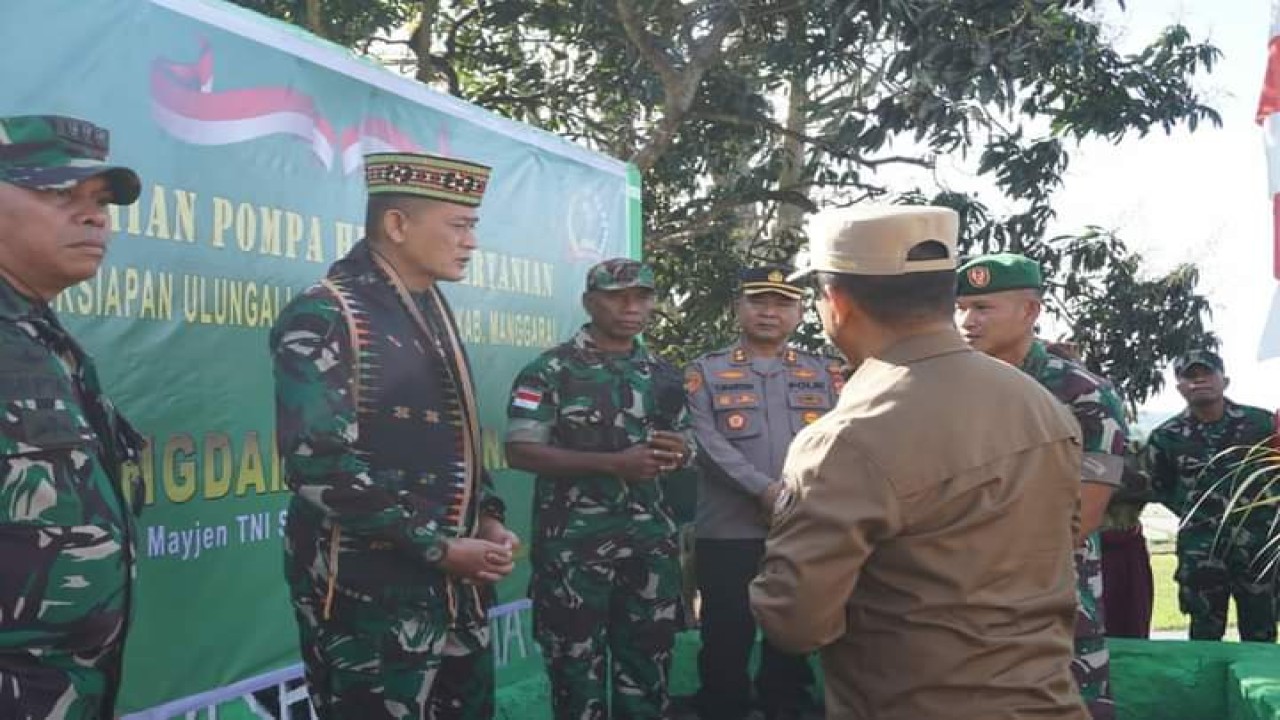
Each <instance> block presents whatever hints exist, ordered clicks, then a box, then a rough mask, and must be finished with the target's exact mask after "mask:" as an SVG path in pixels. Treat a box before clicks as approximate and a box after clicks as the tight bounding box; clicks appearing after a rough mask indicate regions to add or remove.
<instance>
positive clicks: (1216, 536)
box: [1147, 400, 1276, 642]
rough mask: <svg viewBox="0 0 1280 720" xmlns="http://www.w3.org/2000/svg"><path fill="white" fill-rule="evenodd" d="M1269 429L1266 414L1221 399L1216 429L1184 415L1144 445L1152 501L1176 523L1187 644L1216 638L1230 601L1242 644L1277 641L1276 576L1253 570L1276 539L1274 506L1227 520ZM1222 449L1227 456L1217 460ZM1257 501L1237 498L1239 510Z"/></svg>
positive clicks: (1271, 429) (1270, 422)
mask: <svg viewBox="0 0 1280 720" xmlns="http://www.w3.org/2000/svg"><path fill="white" fill-rule="evenodd" d="M1274 428H1275V423H1274V419H1273V417H1272V415H1271V413H1269V412H1267V411H1266V410H1263V409H1262V408H1257V407H1250V406H1248V405H1237V404H1236V403H1233V402H1231V401H1230V400H1227V401H1226V412H1225V414H1224V415H1223V417H1222V419H1220V420H1218V421H1217V422H1213V423H1203V422H1200V421H1199V420H1197V419H1196V417H1195V416H1194V415H1192V414H1191V412H1190V410H1184V411H1183V412H1181V413H1179V414H1178V415H1176V416H1174V417H1172V418H1170V419H1169V420H1166V421H1165V422H1164V423H1162V424H1161V425H1160V426H1159V427H1157V428H1156V429H1155V430H1153V431H1152V432H1151V436H1150V437H1149V438H1148V440H1147V469H1148V471H1149V472H1150V474H1151V485H1152V490H1153V492H1154V494H1155V498H1156V500H1157V501H1159V502H1160V503H1162V504H1163V505H1164V506H1165V507H1167V508H1169V510H1170V511H1172V512H1173V513H1174V514H1175V515H1177V516H1178V517H1179V518H1182V527H1181V529H1180V530H1179V531H1178V570H1177V574H1176V576H1175V577H1176V578H1177V580H1178V604H1179V606H1180V607H1181V609H1182V612H1183V613H1185V614H1188V615H1190V616H1191V639H1192V640H1221V639H1222V635H1223V633H1224V632H1226V627H1227V605H1228V602H1229V598H1230V596H1232V595H1234V596H1235V598H1236V611H1237V616H1238V618H1239V621H1240V628H1239V629H1240V639H1241V640H1252V641H1258V642H1275V640H1276V614H1275V598H1274V595H1273V584H1274V582H1275V574H1274V572H1271V573H1268V574H1266V575H1262V574H1261V573H1260V570H1261V568H1260V567H1259V566H1258V565H1257V564H1255V563H1254V559H1255V558H1257V557H1258V556H1259V554H1261V553H1262V552H1263V548H1264V545H1265V544H1266V540H1267V538H1268V537H1270V536H1272V534H1274V532H1275V527H1276V525H1275V523H1276V510H1275V506H1274V505H1272V506H1269V507H1262V508H1256V509H1254V510H1251V511H1250V512H1249V513H1248V515H1247V516H1246V515H1243V514H1233V515H1231V516H1229V517H1228V516H1227V515H1226V512H1227V505H1228V503H1229V502H1230V501H1231V498H1232V496H1233V495H1234V494H1235V493H1236V492H1237V490H1238V489H1239V486H1240V483H1241V481H1242V480H1243V479H1244V477H1245V476H1247V475H1249V473H1250V472H1251V470H1250V463H1249V462H1248V461H1247V460H1246V454H1247V452H1248V450H1247V448H1249V447H1251V446H1254V445H1256V444H1259V443H1264V442H1267V441H1268V440H1269V439H1270V438H1271V437H1272V434H1273V433H1274ZM1233 448H1235V450H1232V449H1233ZM1227 450H1232V451H1231V452H1229V453H1227V454H1226V455H1223V456H1221V457H1219V456H1218V455H1219V453H1222V452H1223V451H1227ZM1255 469H1256V468H1255ZM1255 499H1257V496H1255V495H1251V494H1245V495H1242V497H1241V498H1239V499H1238V500H1237V506H1240V505H1247V504H1249V503H1250V502H1252V501H1253V500H1255ZM1224 518H1225V519H1224Z"/></svg>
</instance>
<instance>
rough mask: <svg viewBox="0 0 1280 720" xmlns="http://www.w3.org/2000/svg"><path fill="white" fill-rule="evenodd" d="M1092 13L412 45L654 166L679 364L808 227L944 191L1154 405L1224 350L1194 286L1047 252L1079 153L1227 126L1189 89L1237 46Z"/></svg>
mask: <svg viewBox="0 0 1280 720" xmlns="http://www.w3.org/2000/svg"><path fill="white" fill-rule="evenodd" d="M245 4H261V3H245ZM289 4H291V5H292V3H289ZM354 4H360V3H354ZM323 5H324V6H325V10H326V12H327V13H337V12H339V11H340V10H344V9H345V11H350V9H351V7H350V6H352V5H353V3H352V2H351V1H350V0H347V1H340V0H329V1H327V2H324V3H323ZM369 5H398V6H401V5H403V4H401V3H386V2H384V3H369ZM1096 5H1097V3H1096V2H1095V0H1056V1H1055V0H983V1H982V2H969V3H923V2H918V1H917V0H842V1H840V2H837V1H835V0H825V1H820V2H814V1H808V2H806V1H805V0H756V1H753V2H749V1H747V0H740V1H739V2H730V1H728V0H690V1H687V2H678V1H677V0H485V1H484V2H480V1H479V0H457V1H453V2H450V1H447V0H436V1H433V2H423V3H419V4H418V5H417V11H418V15H417V16H416V31H415V34H414V39H413V41H412V43H413V47H414V49H415V51H416V52H417V57H418V62H419V72H418V77H419V78H420V79H426V80H429V81H431V82H433V84H435V85H437V86H438V87H440V88H441V89H444V90H446V91H447V92H450V93H452V94H455V95H458V96H460V97H463V98H465V99H467V100H469V101H471V102H474V103H476V104H479V105H481V106H483V107H487V108H489V109H492V110H495V111H497V112H499V113H501V114H503V115H506V116H509V117H512V118H515V119H518V120H522V121H525V122H529V123H531V124H534V125H538V126H540V127H543V128H545V129H547V130H550V131H552V132H556V133H559V134H561V135H564V136H567V137H570V138H572V139H574V140H577V141H579V142H582V143H584V144H586V145H589V146H591V147H593V148H596V149H599V150H602V151H604V152H607V153H609V154H612V155H614V156H616V157H620V158H625V159H628V160H630V161H631V162H633V163H635V164H636V166H637V167H638V168H639V169H640V170H641V171H642V173H643V178H644V184H645V208H646V218H645V232H646V240H645V247H646V253H647V255H648V257H649V258H650V260H651V261H652V262H653V263H654V264H655V266H656V268H657V270H658V272H659V276H660V279H661V280H662V281H663V283H664V284H665V285H666V286H667V287H668V288H669V289H670V292H669V294H668V296H667V301H666V302H664V304H663V307H662V309H661V312H660V318H659V321H658V322H657V324H656V327H655V328H654V330H653V332H652V334H651V337H652V339H653V341H654V342H655V343H656V344H657V345H658V346H659V347H660V348H664V349H665V350H666V351H667V352H668V354H669V355H671V356H672V357H673V358H674V359H676V360H685V359H688V357H689V356H691V355H693V354H696V353H700V352H703V351H705V350H707V349H709V348H711V347H713V346H715V345H717V344H720V343H723V342H725V341H727V339H728V338H729V336H730V335H731V327H730V322H729V320H728V317H727V309H728V307H729V300H730V295H731V293H732V288H729V287H727V286H726V284H725V283H718V282H712V281H710V280H711V279H713V278H723V277H726V276H731V274H732V273H734V272H735V271H736V269H737V267H738V266H739V265H740V264H741V263H743V262H757V261H764V260H781V259H786V258H788V257H790V256H791V255H792V254H793V253H794V252H795V251H796V249H797V248H798V247H800V245H801V244H802V243H803V241H804V235H803V227H802V220H803V218H804V217H806V216H807V215H809V214H811V213H813V212H814V211H816V210H817V209H818V208H820V207H833V206H846V205H852V204H856V203H859V202H864V201H867V200H880V201H897V202H921V201H923V200H924V199H926V198H929V199H931V200H933V201H936V202H941V203H943V204H947V205H951V206H953V207H956V208H957V209H958V210H960V211H961V213H962V216H963V218H964V223H963V238H962V244H963V247H964V249H965V250H966V251H975V252H976V251H989V250H1012V251H1019V252H1026V253H1027V254H1030V255H1033V256H1035V257H1037V258H1039V259H1041V260H1042V261H1044V262H1045V265H1046V267H1047V269H1048V270H1049V271H1050V277H1051V279H1052V281H1053V290H1052V293H1051V298H1050V299H1051V302H1050V303H1049V308H1050V311H1051V312H1052V313H1054V314H1055V316H1057V317H1058V318H1059V319H1061V320H1062V321H1064V322H1065V323H1067V324H1068V325H1069V326H1070V327H1071V328H1072V331H1073V337H1074V339H1075V340H1077V341H1078V342H1079V343H1080V344H1081V345H1082V347H1083V348H1084V349H1085V351H1086V358H1087V360H1088V362H1089V363H1090V364H1091V365H1092V366H1093V367H1094V368H1095V369H1097V370H1100V371H1102V372H1104V373H1105V374H1107V375H1108V376H1109V377H1111V378H1112V379H1113V380H1114V381H1115V382H1116V383H1117V385H1119V386H1120V388H1121V389H1122V391H1123V392H1124V393H1125V395H1126V396H1127V397H1128V399H1129V400H1130V402H1132V403H1135V404H1136V403H1140V402H1141V401H1142V400H1144V399H1146V398H1147V397H1148V396H1150V395H1151V394H1152V393H1154V392H1155V391H1157V390H1158V389H1159V388H1160V385H1161V382H1162V378H1161V375H1160V373H1159V372H1158V368H1159V366H1160V365H1161V364H1163V363H1164V362H1165V361H1167V360H1168V359H1169V358H1171V357H1172V356H1174V355H1176V354H1178V353H1180V352H1181V351H1183V350H1184V349H1185V348H1186V347H1188V346H1190V345H1193V344H1203V343H1209V344H1213V343H1214V342H1215V341H1214V339H1213V337H1212V336H1211V335H1210V334H1209V333H1207V331H1206V330H1205V328H1204V323H1205V321H1206V319H1207V314H1208V306H1207V303H1206V302H1205V301H1204V299H1203V298H1202V297H1200V296H1199V295H1198V294H1197V293H1196V281H1197V277H1196V274H1195V271H1194V269H1193V268H1189V267H1181V268H1176V269H1175V270H1174V271H1172V272H1171V273H1168V274H1166V275H1163V276H1154V277H1147V275H1146V274H1145V273H1144V272H1143V264H1142V260H1141V258H1140V257H1139V256H1137V255H1135V254H1133V253H1132V252H1131V251H1130V250H1129V249H1128V248H1127V246H1126V244H1125V243H1124V242H1123V241H1122V240H1121V239H1120V238H1118V237H1115V236H1114V235H1113V234H1110V233H1107V232H1105V231H1103V230H1100V229H1097V228H1086V229H1083V230H1082V231H1081V232H1080V234H1078V235H1075V236H1070V237H1047V234H1048V227H1049V223H1050V222H1051V221H1052V220H1053V218H1054V211H1053V206H1052V199H1053V194H1054V192H1055V191H1056V190H1057V189H1058V188H1059V187H1061V185H1062V182H1063V176H1064V173H1065V171H1066V169H1067V167H1068V165H1069V162H1070V153H1069V144H1070V143H1072V142H1075V141H1079V140H1083V139H1088V138H1102V139H1105V140H1109V141H1113V142H1118V141H1120V140H1122V139H1123V138H1126V137H1128V136H1131V135H1133V134H1138V135H1142V134H1146V133H1148V132H1150V131H1152V130H1161V131H1165V132H1168V131H1170V130H1172V129H1173V128H1175V127H1179V126H1186V127H1188V128H1190V129H1192V130H1194V129H1195V128H1196V127H1197V126H1198V124H1199V123H1201V122H1205V121H1208V122H1212V123H1219V122H1220V121H1219V118H1218V116H1217V114H1216V113H1215V112H1214V111H1213V110H1212V109H1211V108H1209V107H1207V106H1206V105H1205V104H1203V103H1202V102H1201V99H1200V96H1199V95H1198V93H1197V92H1196V90H1195V88H1194V85H1193V80H1194V79H1195V77H1196V76H1197V75H1198V74H1199V73H1201V72H1204V71H1209V70H1211V68H1212V65H1213V63H1214V62H1215V60H1216V59H1217V58H1218V55H1219V53H1218V51H1217V50H1216V49H1215V48H1214V47H1212V46H1211V45H1208V44H1205V43H1198V42H1194V41H1193V40H1192V39H1191V37H1190V36H1189V34H1188V33H1187V31H1186V29H1185V28H1182V27H1180V26H1176V25H1175V26H1173V27H1170V28H1168V29H1167V30H1165V31H1164V32H1163V33H1162V34H1160V35H1159V36H1158V37H1156V38H1154V39H1153V40H1152V41H1151V43H1150V44H1149V45H1148V46H1147V47H1146V48H1144V49H1143V50H1141V51H1139V52H1137V53H1133V54H1122V53H1120V52H1118V51H1117V50H1116V49H1114V48H1113V47H1112V46H1111V45H1110V44H1109V43H1108V41H1107V40H1106V38H1105V37H1104V28H1103V27H1102V26H1101V24H1100V22H1099V20H1098V19H1097V16H1096V13H1097V7H1096ZM939 159H945V160H946V162H945V163H943V164H939ZM948 167H949V168H951V170H950V171H947V170H946V168H948ZM1121 303H1123V304H1121ZM1174 313H1178V314H1174ZM808 337H810V338H811V339H813V340H814V341H816V337H815V333H814V332H813V329H812V328H810V329H809V333H808ZM1135 348H1137V349H1139V351H1137V352H1135Z"/></svg>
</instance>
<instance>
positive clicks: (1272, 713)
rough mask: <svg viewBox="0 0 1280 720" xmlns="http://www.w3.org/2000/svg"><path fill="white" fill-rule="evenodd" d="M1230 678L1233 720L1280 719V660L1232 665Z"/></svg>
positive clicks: (1257, 660)
mask: <svg viewBox="0 0 1280 720" xmlns="http://www.w3.org/2000/svg"><path fill="white" fill-rule="evenodd" d="M1227 672H1228V676H1227V684H1228V689H1227V712H1228V717H1230V718H1231V720H1275V719H1276V718H1280V657H1278V658H1272V659H1269V660H1261V659H1254V660H1241V661H1238V662H1235V663H1232V665H1231V667H1230V668H1229V669H1228V671H1227Z"/></svg>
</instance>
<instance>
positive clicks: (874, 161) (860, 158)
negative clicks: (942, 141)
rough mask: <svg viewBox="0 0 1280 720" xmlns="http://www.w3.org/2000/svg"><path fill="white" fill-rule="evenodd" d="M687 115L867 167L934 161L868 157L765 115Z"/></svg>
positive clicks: (926, 164) (922, 164)
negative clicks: (771, 135)
mask: <svg viewBox="0 0 1280 720" xmlns="http://www.w3.org/2000/svg"><path fill="white" fill-rule="evenodd" d="M689 117H691V118H697V119H700V120H709V121H711V122H718V123H724V124H726V125H736V126H738V127H751V128H763V129H765V130H770V131H773V132H776V133H778V134H779V135H784V136H786V137H789V138H792V139H795V140H800V141H801V142H806V143H809V144H811V145H813V146H814V147H816V148H819V149H820V150H822V151H823V152H825V153H827V154H828V155H831V156H834V157H838V158H840V159H842V160H848V161H850V162H856V163H858V164H859V165H865V166H867V167H872V168H874V167H879V166H881V165H888V164H890V163H902V164H905V165H916V166H919V167H923V168H932V167H934V164H935V163H934V161H933V159H931V158H918V157H910V156H908V155H889V156H886V157H880V158H869V157H866V156H864V155H862V154H860V153H857V152H854V151H852V150H849V149H847V148H846V147H845V146H843V145H837V144H835V143H833V142H831V141H830V140H827V139H825V138H821V137H816V136H813V135H809V134H807V133H802V132H799V131H796V130H792V129H791V128H788V127H784V126H782V125H779V124H778V123H777V122H775V121H773V120H771V119H769V118H765V117H754V118H750V117H743V116H741V115H730V114H726V113H709V112H701V111H695V112H691V113H689Z"/></svg>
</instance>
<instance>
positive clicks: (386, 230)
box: [382, 207, 409, 245]
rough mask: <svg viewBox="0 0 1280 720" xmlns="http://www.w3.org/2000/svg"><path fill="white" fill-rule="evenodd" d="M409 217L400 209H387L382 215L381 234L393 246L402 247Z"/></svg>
mask: <svg viewBox="0 0 1280 720" xmlns="http://www.w3.org/2000/svg"><path fill="white" fill-rule="evenodd" d="M408 224H409V216H408V214H406V213H405V211H404V210H401V209H400V208H395V207H393V208H387V210H386V212H384V213H382V234H383V235H385V236H386V238H387V239H388V240H390V241H391V242H392V244H395V245H403V244H404V242H405V239H406V237H407V232H406V228H407V226H408Z"/></svg>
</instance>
